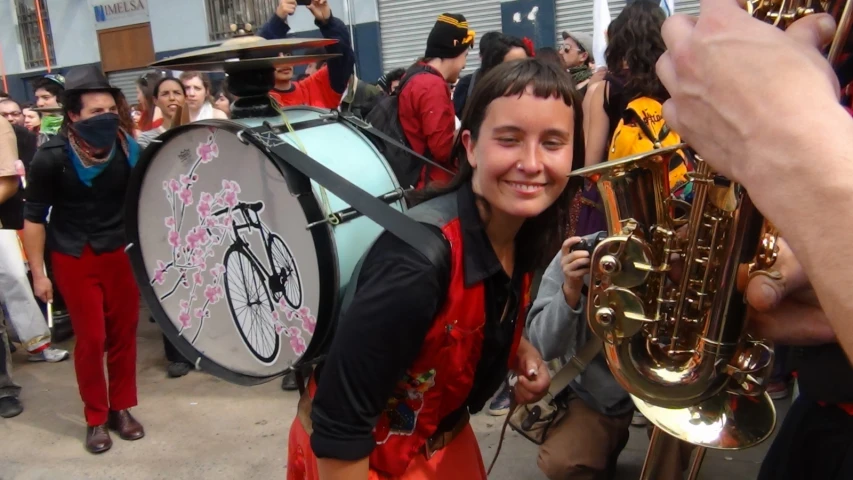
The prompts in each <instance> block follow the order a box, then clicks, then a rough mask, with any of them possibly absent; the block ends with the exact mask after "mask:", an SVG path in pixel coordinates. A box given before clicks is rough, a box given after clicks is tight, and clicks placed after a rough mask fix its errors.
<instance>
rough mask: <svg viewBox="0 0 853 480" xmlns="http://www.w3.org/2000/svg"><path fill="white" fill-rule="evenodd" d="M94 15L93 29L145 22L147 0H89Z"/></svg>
mask: <svg viewBox="0 0 853 480" xmlns="http://www.w3.org/2000/svg"><path fill="white" fill-rule="evenodd" d="M89 5H90V6H91V7H92V12H93V14H94V17H95V29H96V30H103V29H105V28H115V27H123V26H125V25H134V24H137V23H147V22H148V21H149V16H148V0H89Z"/></svg>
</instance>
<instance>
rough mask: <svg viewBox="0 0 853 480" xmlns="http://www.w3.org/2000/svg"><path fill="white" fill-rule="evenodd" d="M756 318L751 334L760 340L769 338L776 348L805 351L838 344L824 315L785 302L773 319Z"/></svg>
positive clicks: (760, 315)
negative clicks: (813, 347) (811, 347)
mask: <svg viewBox="0 0 853 480" xmlns="http://www.w3.org/2000/svg"><path fill="white" fill-rule="evenodd" d="M753 314H754V315H757V316H758V317H757V318H754V320H756V321H755V322H754V323H755V324H756V327H758V328H753V329H752V332H753V333H754V334H755V335H756V336H757V337H759V338H772V339H773V341H774V342H775V343H776V344H778V345H793V346H798V347H808V346H814V345H825V344H827V343H837V341H838V339H837V337H836V335H835V332H834V331H833V329H832V325H830V323H829V319H828V318H827V317H826V315H825V314H824V313H823V312H820V311H818V310H816V309H815V308H811V307H809V306H806V305H801V304H796V303H791V302H786V303H783V304H782V305H781V306H780V308H779V311H778V312H774V314H773V316H772V318H767V319H765V318H762V314H757V313H753Z"/></svg>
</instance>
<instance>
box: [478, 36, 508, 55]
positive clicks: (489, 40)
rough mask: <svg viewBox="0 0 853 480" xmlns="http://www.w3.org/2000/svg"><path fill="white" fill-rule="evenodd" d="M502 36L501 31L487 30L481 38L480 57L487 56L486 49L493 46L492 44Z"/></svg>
mask: <svg viewBox="0 0 853 480" xmlns="http://www.w3.org/2000/svg"><path fill="white" fill-rule="evenodd" d="M502 36H503V33H501V32H486V34H485V35H483V37H482V38H481V39H480V57H481V58H482V57H485V56H486V50H488V49H489V48H491V46H492V44H493V43H494V42H495V41H496V40H498V39H499V38H501V37H502Z"/></svg>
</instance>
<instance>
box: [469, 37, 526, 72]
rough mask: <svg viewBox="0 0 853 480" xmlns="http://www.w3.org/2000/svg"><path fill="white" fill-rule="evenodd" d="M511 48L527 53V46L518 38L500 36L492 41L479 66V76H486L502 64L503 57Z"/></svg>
mask: <svg viewBox="0 0 853 480" xmlns="http://www.w3.org/2000/svg"><path fill="white" fill-rule="evenodd" d="M513 48H520V49H522V50H524V51H525V52H527V45H525V44H524V42H523V41H522V40H521V39H520V38H518V37H513V36H512V35H501V36H499V37H497V38H495V39H494V40H492V41H491V42H490V43H489V45H488V46H487V47H486V51H485V53H484V54H483V63H482V64H480V75H481V76H483V75H486V74H487V73H489V72H490V71H491V70H492V69H493V68H495V67H497V66H498V65H500V64H502V63H504V57H506V54H507V53H509V51H510V50H512V49H513Z"/></svg>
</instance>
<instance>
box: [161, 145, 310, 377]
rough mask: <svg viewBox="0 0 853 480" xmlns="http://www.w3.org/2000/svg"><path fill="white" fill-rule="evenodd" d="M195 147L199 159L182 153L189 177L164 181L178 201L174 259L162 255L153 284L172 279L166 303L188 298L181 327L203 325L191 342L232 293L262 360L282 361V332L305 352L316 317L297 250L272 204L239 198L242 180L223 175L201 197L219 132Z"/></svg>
mask: <svg viewBox="0 0 853 480" xmlns="http://www.w3.org/2000/svg"><path fill="white" fill-rule="evenodd" d="M195 153H196V155H195V157H196V158H192V157H190V155H191V152H189V151H188V150H187V151H184V152H182V153H181V155H180V157H181V158H180V159H181V161H182V162H185V163H192V167H191V168H190V171H189V172H188V173H187V174H186V175H180V176H179V178H176V179H174V178H173V179H170V180H168V181H164V182H163V190H164V191H165V193H166V199H167V200H168V201H169V204H170V206H171V216H169V217H167V218H166V219H165V226H166V228H167V230H168V234H167V239H168V242H169V246H170V247H171V254H172V258H171V259H167V260H166V261H164V260H158V261H157V266H156V268H155V271H154V275H153V277H152V280H151V285H152V286H153V285H155V284H156V285H170V284H171V285H172V287H171V288H168V287H167V290H166V291H165V292H164V293H162V294H161V295H160V297H159V298H160V300H161V302H162V301H164V300H166V299H169V298H170V297H173V296H176V295H180V296H181V299H180V302H179V305H180V313H179V315H178V323H179V324H180V327H179V333H180V334H181V335H184V334H185V332H186V333H187V334H189V333H190V332H191V331H192V329H195V332H194V333H193V335H192V337H191V338H189V337H188V336H187V337H185V338H187V339H188V340H189V341H190V343H191V344H195V341H196V340H197V339H198V338H199V335H200V334H201V332H202V330H203V327H204V323H205V322H206V321H212V319H211V311H210V310H211V307H212V306H213V305H215V304H217V303H219V302H220V301H222V300H223V299H224V300H226V301H227V303H228V312H229V313H230V316H231V319H232V320H233V322H234V325H235V327H236V329H237V331H238V332H239V334H240V338H241V339H242V341H243V343H244V344H245V346H246V347H247V348H248V350H249V351H250V352H251V353H252V355H253V356H254V358H256V359H257V360H258V361H260V362H262V363H264V364H271V363H273V362H275V360H276V359H277V357H278V355H279V352H280V348H281V335H282V334H284V335H285V336H286V337H288V338H289V341H290V342H289V343H290V347H291V348H292V349H293V351H294V353H296V354H297V355H301V354H302V353H304V352H305V350H306V348H307V344H306V341H305V339H304V338H303V336H302V334H303V332H305V333H307V334H309V335H313V333H314V329H315V327H316V319H315V318H314V317H313V316H312V315H311V312H310V310H309V309H308V308H307V307H306V306H304V305H303V287H302V280H301V278H300V275H299V267H298V265H297V262H296V259H295V257H294V255H293V253H292V252H291V250H290V248H289V247H288V245H287V243H286V242H285V241H284V240H283V239H282V237H281V235H279V234H277V233H275V232H272V231H271V230H270V228H269V227H268V226H267V225H266V224H265V223H264V222H263V220H262V219H261V214H262V212H263V211H264V203H263V202H249V201H244V200H241V199H240V198H239V195H240V193H241V188H240V185H239V184H238V183H237V182H234V181H231V180H227V179H226V180H222V183H221V189H220V190H219V191H218V192H215V193H211V192H201V193H200V194H199V195H198V196H197V198H196V192H194V191H193V187H194V186H195V185H197V184H198V183H199V168H200V167H201V166H203V165H205V164H207V163H210V162H211V161H213V159H215V158H217V157H218V156H219V148H218V146H217V144H216V141H215V138H214V135H213V134H211V135H210V136H209V137H208V139H207V141H206V142H203V143H201V144H200V145H199V146H198V148H197V149H196V152H195ZM193 207H194V208H193ZM195 220H197V222H196V221H195ZM255 234H257V235H255ZM253 239H254V241H253ZM257 240H260V245H261V249H262V250H263V253H261V254H260V255H258V254H257V253H256V250H257V246H258V242H257ZM253 245H254V246H255V248H253ZM217 258H219V259H221V262H217V261H215V259H217ZM209 264H212V267H210V268H209ZM220 311H221V310H220ZM282 313H283V314H284V315H283V316H284V318H282Z"/></svg>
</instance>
